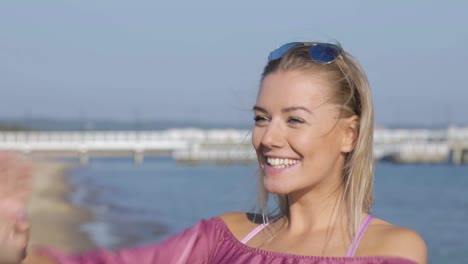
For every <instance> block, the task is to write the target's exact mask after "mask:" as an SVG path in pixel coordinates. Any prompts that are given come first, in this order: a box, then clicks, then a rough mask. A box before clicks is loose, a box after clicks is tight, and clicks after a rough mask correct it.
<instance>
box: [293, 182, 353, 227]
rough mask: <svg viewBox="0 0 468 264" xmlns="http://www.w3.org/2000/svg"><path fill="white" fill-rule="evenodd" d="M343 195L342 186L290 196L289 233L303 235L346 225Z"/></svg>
mask: <svg viewBox="0 0 468 264" xmlns="http://www.w3.org/2000/svg"><path fill="white" fill-rule="evenodd" d="M342 194H343V193H342V187H341V185H340V186H336V187H334V188H332V187H330V188H316V189H315V190H308V191H300V192H296V193H292V194H289V195H288V202H289V217H288V229H289V231H290V232H293V233H303V232H310V231H314V230H324V229H327V228H330V227H332V226H335V225H336V224H343V223H345V222H346V212H345V210H344V207H343V205H344V204H343V202H344V201H343V200H342V199H343V195H342Z"/></svg>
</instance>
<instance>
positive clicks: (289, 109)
mask: <svg viewBox="0 0 468 264" xmlns="http://www.w3.org/2000/svg"><path fill="white" fill-rule="evenodd" d="M298 110H303V111H305V112H307V113H309V114H312V111H310V110H309V109H308V108H307V107H305V106H291V107H286V108H283V109H282V110H281V112H283V113H288V112H293V111H298Z"/></svg>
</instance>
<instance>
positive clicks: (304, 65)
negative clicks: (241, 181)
mask: <svg viewBox="0 0 468 264" xmlns="http://www.w3.org/2000/svg"><path fill="white" fill-rule="evenodd" d="M308 48H309V46H307V45H305V46H300V47H296V48H292V49H291V50H289V51H288V52H287V53H286V54H285V55H284V56H282V57H281V58H280V59H277V60H272V61H269V62H268V64H267V65H266V66H265V68H264V71H263V73H262V78H261V81H263V79H264V78H265V77H266V76H267V75H269V74H271V73H274V72H278V71H301V72H303V73H304V74H315V73H317V72H321V73H325V76H328V77H329V81H330V83H331V84H334V85H332V86H331V87H334V91H332V93H331V94H332V100H333V101H335V103H337V104H339V105H341V109H342V111H341V117H349V116H353V115H357V116H358V117H359V134H358V137H357V141H356V144H355V147H354V149H353V150H352V151H351V152H350V153H348V154H347V156H346V159H345V164H344V171H343V176H342V187H343V192H342V202H341V204H340V207H341V208H343V210H344V212H345V214H346V217H347V222H348V228H349V229H348V230H349V231H350V236H352V237H354V235H355V234H356V232H357V230H358V229H359V223H360V219H361V217H362V214H363V213H370V210H371V208H372V205H373V200H374V195H373V179H374V157H373V131H374V109H373V105H372V96H371V90H370V85H369V82H368V80H367V77H366V75H365V73H364V70H363V69H362V67H361V66H360V64H359V63H358V62H357V60H356V59H355V58H354V57H352V56H351V55H350V54H348V53H347V52H345V51H342V53H341V54H340V55H339V58H337V59H336V60H335V61H333V62H332V63H329V64H319V63H316V62H314V61H313V60H312V59H311V58H310V55H309V53H308ZM258 179H259V180H258V187H259V191H258V197H257V200H258V201H257V206H258V207H259V208H258V209H257V210H258V211H260V213H261V214H262V215H263V217H264V222H266V221H270V219H273V218H278V217H282V216H286V217H289V203H288V197H287V195H276V194H275V195H273V196H274V198H275V200H276V201H275V202H276V206H275V208H273V209H272V210H269V209H268V208H267V207H268V200H269V197H270V195H271V194H270V193H268V191H267V190H266V189H265V187H264V185H263V180H262V175H261V173H260V172H259V177H258Z"/></svg>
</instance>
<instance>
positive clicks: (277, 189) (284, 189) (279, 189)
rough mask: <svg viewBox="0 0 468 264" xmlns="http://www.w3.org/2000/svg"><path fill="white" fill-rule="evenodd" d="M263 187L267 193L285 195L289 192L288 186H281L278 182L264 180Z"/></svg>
mask: <svg viewBox="0 0 468 264" xmlns="http://www.w3.org/2000/svg"><path fill="white" fill-rule="evenodd" d="M263 185H264V186H265V189H266V190H267V191H268V192H269V193H273V194H279V195H286V194H288V193H290V192H291V188H290V186H288V185H287V184H281V183H279V182H278V181H275V182H269V181H268V180H264V181H263Z"/></svg>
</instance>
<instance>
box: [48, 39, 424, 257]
mask: <svg viewBox="0 0 468 264" xmlns="http://www.w3.org/2000/svg"><path fill="white" fill-rule="evenodd" d="M253 113H254V121H255V125H254V128H253V133H252V143H253V146H254V148H255V150H256V152H257V156H258V164H259V171H260V173H259V211H258V212H256V214H245V213H240V212H232V213H226V214H223V215H221V216H219V217H214V218H211V219H209V220H202V221H200V222H199V223H198V224H197V225H195V226H194V227H192V228H190V229H187V230H186V231H185V232H183V233H181V234H178V235H176V236H174V237H172V238H170V239H168V240H166V241H164V242H162V243H161V244H158V245H151V246H147V247H144V248H141V247H140V248H132V249H123V250H121V251H119V252H115V253H112V252H106V251H96V252H92V253H88V254H84V255H79V256H64V255H62V254H60V253H58V252H54V251H45V252H43V254H44V256H45V257H44V259H43V260H45V259H48V260H50V261H51V262H54V261H55V262H56V263H234V264H235V263H278V264H279V263H300V264H306V263H307V264H319V263H320V264H324V263H335V264H341V263H342V264H346V263H353V264H364V263H368V264H375V263H387V264H398V263H400V264H415V263H418V264H425V263H427V252H426V246H425V243H424V241H423V240H422V239H421V237H420V236H419V235H418V234H417V233H415V232H414V231H412V230H409V229H406V228H401V227H397V226H394V225H392V224H390V223H388V222H386V221H384V220H381V219H378V218H375V217H373V216H372V215H371V214H370V211H371V208H372V203H373V192H372V185H373V174H374V161H373V150H372V142H373V139H372V135H373V118H374V117H373V106H372V98H371V92H370V88H369V84H368V81H367V78H366V76H365V73H364V71H363V70H362V69H361V67H360V65H359V64H358V63H357V61H356V60H355V59H354V58H353V57H352V56H351V55H349V54H348V53H347V52H345V51H344V50H343V49H342V48H341V46H339V45H335V44H330V43H318V42H294V43H288V44H285V45H283V46H281V47H280V48H278V49H276V50H274V51H273V52H271V53H270V55H269V57H268V64H267V65H266V67H265V69H264V72H263V74H262V77H261V83H260V89H259V92H258V97H257V100H256V103H255V105H254V106H253ZM269 197H271V198H276V199H275V201H276V202H277V208H276V210H274V211H273V212H270V211H268V209H267V200H268V198H269Z"/></svg>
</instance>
